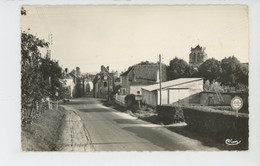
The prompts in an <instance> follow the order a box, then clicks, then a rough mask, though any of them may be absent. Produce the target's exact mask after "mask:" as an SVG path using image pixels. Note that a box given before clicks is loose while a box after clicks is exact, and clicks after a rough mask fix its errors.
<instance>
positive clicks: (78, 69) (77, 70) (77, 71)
mask: <svg viewBox="0 0 260 166" xmlns="http://www.w3.org/2000/svg"><path fill="white" fill-rule="evenodd" d="M76 76H80V68H79V67H76Z"/></svg>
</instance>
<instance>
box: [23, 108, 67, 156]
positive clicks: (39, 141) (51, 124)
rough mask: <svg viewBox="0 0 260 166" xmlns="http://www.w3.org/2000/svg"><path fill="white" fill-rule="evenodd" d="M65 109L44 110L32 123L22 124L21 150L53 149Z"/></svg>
mask: <svg viewBox="0 0 260 166" xmlns="http://www.w3.org/2000/svg"><path fill="white" fill-rule="evenodd" d="M65 114H66V110H64V109H62V108H59V109H58V110H45V112H44V113H43V114H42V115H41V116H40V117H39V118H38V119H37V120H35V121H34V123H33V124H28V125H26V126H22V132H21V143H22V151H55V150H56V149H55V148H56V143H57V141H58V139H59V134H60V130H59V129H60V126H61V123H62V120H63V118H64V116H65Z"/></svg>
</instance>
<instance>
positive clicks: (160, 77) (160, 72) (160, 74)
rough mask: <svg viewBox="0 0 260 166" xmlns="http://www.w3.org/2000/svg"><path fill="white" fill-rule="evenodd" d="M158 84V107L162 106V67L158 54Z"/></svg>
mask: <svg viewBox="0 0 260 166" xmlns="http://www.w3.org/2000/svg"><path fill="white" fill-rule="evenodd" d="M159 80H160V81H159V84H160V105H162V67H161V54H159Z"/></svg>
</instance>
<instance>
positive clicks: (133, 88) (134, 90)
mask: <svg viewBox="0 0 260 166" xmlns="http://www.w3.org/2000/svg"><path fill="white" fill-rule="evenodd" d="M142 87H145V85H131V86H130V94H135V95H137V92H138V91H139V92H140V95H142Z"/></svg>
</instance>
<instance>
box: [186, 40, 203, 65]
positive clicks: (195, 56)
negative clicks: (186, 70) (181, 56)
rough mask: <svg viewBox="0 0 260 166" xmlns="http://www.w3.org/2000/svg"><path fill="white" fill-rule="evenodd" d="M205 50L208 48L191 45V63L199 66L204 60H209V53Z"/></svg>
mask: <svg viewBox="0 0 260 166" xmlns="http://www.w3.org/2000/svg"><path fill="white" fill-rule="evenodd" d="M205 50H206V47H201V46H200V45H197V46H196V47H195V48H192V47H191V53H190V57H189V64H191V65H193V66H195V67H198V66H199V65H201V64H202V63H203V62H204V61H206V60H207V54H206V52H205Z"/></svg>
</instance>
